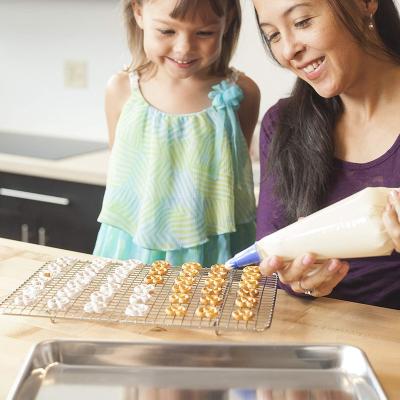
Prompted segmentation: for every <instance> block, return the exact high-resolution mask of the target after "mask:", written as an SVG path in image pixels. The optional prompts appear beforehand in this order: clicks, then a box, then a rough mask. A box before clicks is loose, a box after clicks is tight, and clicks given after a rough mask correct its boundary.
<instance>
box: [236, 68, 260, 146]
mask: <svg viewBox="0 0 400 400" xmlns="http://www.w3.org/2000/svg"><path fill="white" fill-rule="evenodd" d="M238 85H239V86H240V88H241V89H242V90H243V94H244V98H243V101H242V103H241V104H240V108H239V112H238V115H239V121H240V126H241V128H242V131H243V134H244V137H245V139H246V142H247V145H248V146H249V148H250V145H251V139H252V138H253V133H254V129H255V127H256V124H257V120H258V113H259V108H260V89H259V88H258V86H257V84H256V83H255V82H254V81H253V80H251V79H250V78H249V77H248V76H246V75H244V74H241V75H240V77H239V79H238Z"/></svg>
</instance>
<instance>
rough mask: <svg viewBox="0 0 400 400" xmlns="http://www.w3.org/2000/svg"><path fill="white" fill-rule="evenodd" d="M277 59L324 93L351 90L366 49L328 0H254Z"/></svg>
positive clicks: (322, 94)
mask: <svg viewBox="0 0 400 400" xmlns="http://www.w3.org/2000/svg"><path fill="white" fill-rule="evenodd" d="M253 3H254V6H255V8H256V10H257V14H258V17H259V21H260V26H261V29H262V31H263V33H264V35H265V37H266V40H267V41H268V42H269V45H270V48H271V51H272V53H273V55H274V57H275V58H276V60H277V61H278V62H279V63H280V64H281V65H282V66H283V67H285V68H287V69H289V70H291V71H293V72H294V73H295V74H296V75H297V76H298V77H299V78H301V79H303V80H304V81H306V82H308V83H309V84H310V85H311V86H312V87H313V88H314V90H315V91H316V92H317V93H318V94H319V95H320V96H322V97H325V98H329V97H333V96H336V95H339V94H341V93H345V92H346V91H349V90H351V88H352V86H353V85H354V84H356V82H357V81H359V76H360V75H361V71H362V67H363V64H362V63H363V58H364V59H365V53H364V52H363V50H362V49H361V48H360V46H359V45H358V44H357V43H356V42H355V39H354V38H353V37H352V36H351V34H350V33H349V32H348V31H347V30H346V29H345V28H344V26H342V25H341V24H340V22H339V21H338V19H337V18H336V16H335V15H334V14H333V12H332V9H331V8H330V6H329V4H328V2H327V1H326V0H253Z"/></svg>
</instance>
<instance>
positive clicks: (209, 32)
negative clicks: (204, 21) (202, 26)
mask: <svg viewBox="0 0 400 400" xmlns="http://www.w3.org/2000/svg"><path fill="white" fill-rule="evenodd" d="M212 35H214V32H211V31H199V32H197V36H205V37H207V36H212Z"/></svg>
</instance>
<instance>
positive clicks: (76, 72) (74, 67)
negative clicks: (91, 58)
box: [64, 60, 87, 89]
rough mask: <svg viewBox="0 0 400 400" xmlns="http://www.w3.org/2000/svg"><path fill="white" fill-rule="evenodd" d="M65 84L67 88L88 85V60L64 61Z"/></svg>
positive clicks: (79, 87)
mask: <svg viewBox="0 0 400 400" xmlns="http://www.w3.org/2000/svg"><path fill="white" fill-rule="evenodd" d="M64 86H65V87H66V88H74V89H76V88H78V89H82V88H86V87H87V62H86V61H74V60H66V61H65V62H64Z"/></svg>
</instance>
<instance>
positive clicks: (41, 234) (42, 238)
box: [38, 226, 46, 246]
mask: <svg viewBox="0 0 400 400" xmlns="http://www.w3.org/2000/svg"><path fill="white" fill-rule="evenodd" d="M38 244H40V245H41V246H46V229H45V228H43V226H41V227H40V228H39V229H38Z"/></svg>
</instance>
